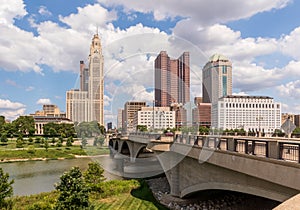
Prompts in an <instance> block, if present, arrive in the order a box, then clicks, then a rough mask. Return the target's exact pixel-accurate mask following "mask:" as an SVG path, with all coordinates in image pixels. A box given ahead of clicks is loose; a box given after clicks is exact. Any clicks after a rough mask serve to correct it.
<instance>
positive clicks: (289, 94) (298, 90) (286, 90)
mask: <svg viewBox="0 0 300 210" xmlns="http://www.w3.org/2000/svg"><path fill="white" fill-rule="evenodd" d="M276 89H277V91H278V92H279V95H280V96H282V97H284V98H293V99H298V98H299V97H300V80H295V81H292V82H288V83H286V84H282V85H280V86H278V87H276Z"/></svg>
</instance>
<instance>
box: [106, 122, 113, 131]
mask: <svg viewBox="0 0 300 210" xmlns="http://www.w3.org/2000/svg"><path fill="white" fill-rule="evenodd" d="M109 130H112V122H109V123H107V131H109Z"/></svg>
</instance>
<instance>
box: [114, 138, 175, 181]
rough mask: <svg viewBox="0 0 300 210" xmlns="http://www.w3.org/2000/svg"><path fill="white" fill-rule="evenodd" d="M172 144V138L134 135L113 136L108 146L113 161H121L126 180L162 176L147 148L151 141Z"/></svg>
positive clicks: (158, 164)
mask: <svg viewBox="0 0 300 210" xmlns="http://www.w3.org/2000/svg"><path fill="white" fill-rule="evenodd" d="M166 139H167V140H168V141H169V142H173V137H164V136H161V135H160V134H148V133H139V134H137V133H134V134H129V135H126V136H124V135H123V136H122V135H114V136H111V137H110V140H109V146H110V149H111V151H112V156H113V157H114V159H119V160H121V161H122V164H121V166H120V167H121V173H122V176H123V177H127V178H147V177H152V176H156V175H159V174H163V173H164V170H163V169H162V167H161V164H160V162H159V161H158V159H157V157H156V155H155V154H154V153H153V151H152V150H150V149H148V148H147V145H148V144H149V143H150V142H151V141H161V140H162V141H166Z"/></svg>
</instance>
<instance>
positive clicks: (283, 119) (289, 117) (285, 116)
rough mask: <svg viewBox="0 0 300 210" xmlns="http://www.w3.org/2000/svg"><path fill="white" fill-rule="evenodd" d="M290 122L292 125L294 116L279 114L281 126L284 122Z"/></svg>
mask: <svg viewBox="0 0 300 210" xmlns="http://www.w3.org/2000/svg"><path fill="white" fill-rule="evenodd" d="M286 120H290V121H291V122H292V123H293V124H295V115H294V114H290V113H282V114H281V122H282V124H283V123H284V122H285V121H286Z"/></svg>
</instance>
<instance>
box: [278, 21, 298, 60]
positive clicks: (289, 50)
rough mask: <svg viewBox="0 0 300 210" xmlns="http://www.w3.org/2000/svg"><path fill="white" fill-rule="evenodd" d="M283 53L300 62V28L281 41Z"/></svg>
mask: <svg viewBox="0 0 300 210" xmlns="http://www.w3.org/2000/svg"><path fill="white" fill-rule="evenodd" d="M280 47H281V51H282V52H283V53H284V54H287V55H289V56H291V57H292V58H294V59H297V60H300V51H299V49H300V27H298V28H295V29H294V30H293V31H292V32H291V33H290V34H288V35H285V36H283V37H282V39H281V40H280Z"/></svg>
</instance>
